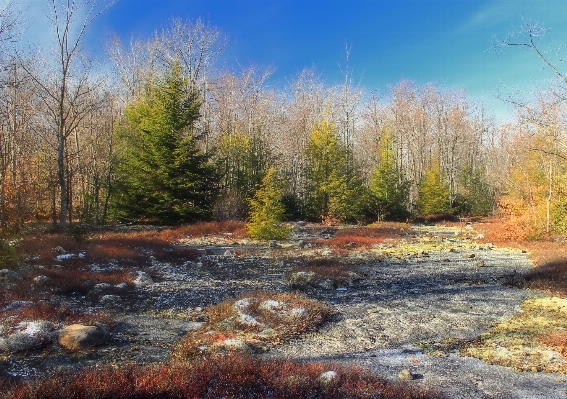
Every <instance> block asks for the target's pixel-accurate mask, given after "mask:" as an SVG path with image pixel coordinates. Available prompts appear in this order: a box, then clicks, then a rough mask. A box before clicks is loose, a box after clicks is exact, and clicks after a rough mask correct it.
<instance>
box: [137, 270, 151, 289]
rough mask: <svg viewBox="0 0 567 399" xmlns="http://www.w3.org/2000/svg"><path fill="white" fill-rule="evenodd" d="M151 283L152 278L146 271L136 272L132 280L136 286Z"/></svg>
mask: <svg viewBox="0 0 567 399" xmlns="http://www.w3.org/2000/svg"><path fill="white" fill-rule="evenodd" d="M153 283H154V280H152V278H151V277H150V275H149V274H148V273H146V272H138V277H136V279H135V280H134V284H135V285H136V287H147V286H149V285H152V284H153Z"/></svg>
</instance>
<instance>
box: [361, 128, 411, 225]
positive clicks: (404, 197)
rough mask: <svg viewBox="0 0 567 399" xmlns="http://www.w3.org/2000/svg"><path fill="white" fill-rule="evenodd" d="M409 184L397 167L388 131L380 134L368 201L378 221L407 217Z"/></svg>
mask: <svg viewBox="0 0 567 399" xmlns="http://www.w3.org/2000/svg"><path fill="white" fill-rule="evenodd" d="M409 189H410V182H409V181H407V180H404V178H403V176H402V175H401V173H400V170H399V169H398V166H397V157H396V151H395V148H394V139H393V135H392V132H391V131H390V130H387V131H384V132H382V138H381V140H380V158H379V162H378V164H377V165H376V167H375V168H374V170H373V171H372V174H371V175H370V185H369V191H370V200H371V203H372V208H374V211H375V212H376V213H377V216H378V221H380V220H404V219H406V218H407V217H408V216H409V211H408V209H407V206H406V204H407V203H408V200H409Z"/></svg>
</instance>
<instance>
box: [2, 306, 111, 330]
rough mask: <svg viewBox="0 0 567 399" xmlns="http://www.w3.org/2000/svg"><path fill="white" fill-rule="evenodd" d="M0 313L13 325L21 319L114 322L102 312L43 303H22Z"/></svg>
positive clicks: (107, 323)
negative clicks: (76, 309)
mask: <svg viewBox="0 0 567 399" xmlns="http://www.w3.org/2000/svg"><path fill="white" fill-rule="evenodd" d="M0 314H1V316H2V318H3V319H5V318H8V317H10V318H11V322H12V324H14V325H15V324H17V323H19V322H20V321H23V320H47V321H52V322H60V323H64V324H74V323H79V322H80V323H83V324H87V325H92V324H93V323H103V324H106V325H112V324H113V323H114V319H113V318H112V317H111V316H110V315H109V314H107V313H104V312H97V313H82V312H77V311H75V310H73V309H69V308H67V307H65V306H53V305H48V304H45V303H37V304H29V305H24V306H21V307H18V308H15V309H9V310H4V311H2V312H1V313H0Z"/></svg>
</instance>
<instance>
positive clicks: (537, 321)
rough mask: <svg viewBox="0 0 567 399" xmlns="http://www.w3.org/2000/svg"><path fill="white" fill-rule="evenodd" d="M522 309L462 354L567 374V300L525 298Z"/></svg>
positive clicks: (470, 345) (517, 366)
mask: <svg viewBox="0 0 567 399" xmlns="http://www.w3.org/2000/svg"><path fill="white" fill-rule="evenodd" d="M521 307H522V311H523V312H522V313H521V314H519V315H518V316H516V317H513V318H511V319H510V320H507V321H505V322H502V323H499V324H498V325H496V326H495V327H494V328H493V329H492V330H490V331H488V332H487V333H485V334H482V335H480V336H479V337H478V338H477V339H475V340H474V341H473V342H471V343H469V344H467V345H465V346H464V347H463V348H462V349H461V354H463V355H465V356H472V357H476V358H479V359H481V360H483V361H485V362H487V363H490V364H497V365H501V366H508V367H513V368H514V369H516V370H518V371H545V372H549V373H563V374H567V359H565V357H564V355H565V344H566V337H567V336H566V331H567V300H565V299H560V298H556V297H551V298H539V299H531V300H527V301H524V302H523V303H522V305H521Z"/></svg>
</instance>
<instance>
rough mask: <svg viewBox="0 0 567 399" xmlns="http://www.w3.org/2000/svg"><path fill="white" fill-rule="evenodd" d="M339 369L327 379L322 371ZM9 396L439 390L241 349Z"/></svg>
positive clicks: (392, 397)
mask: <svg viewBox="0 0 567 399" xmlns="http://www.w3.org/2000/svg"><path fill="white" fill-rule="evenodd" d="M329 370H332V371H335V372H336V373H338V376H339V377H338V378H337V379H336V380H333V381H332V382H331V383H328V384H325V383H321V382H320V381H319V376H320V375H321V374H322V373H324V372H326V371H329ZM4 392H5V395H6V396H5V398H6V399H40V398H41V399H55V398H58V399H59V398H69V399H73V398H91V399H99V398H100V399H102V398H114V399H134V398H135V399H146V398H147V399H150V398H202V399H205V398H211V399H212V398H232V399H240V398H242V399H244V398H247V399H249V398H267V397H269V398H273V399H288V398H297V399H302V398H310V399H318V398H321V399H323V398H324V399H335V398H336V399H339V398H341V399H342V398H351V399H359V398H361V399H362V398H376V399H402V398H403V399H429V398H440V397H441V396H440V395H437V394H434V393H431V392H427V391H425V390H423V389H418V388H414V387H410V386H408V385H404V384H392V383H388V382H386V381H385V380H383V379H381V378H378V377H376V376H374V375H372V374H370V373H368V372H366V371H364V370H361V369H359V368H345V367H340V366H337V365H334V364H326V363H295V362H291V361H289V360H270V361H266V360H259V359H256V358H254V357H250V356H245V355H242V354H233V355H225V356H212V357H208V358H206V359H200V360H199V361H195V362H191V363H185V364H177V365H153V366H145V367H140V366H134V365H130V366H121V367H120V368H105V369H99V370H92V369H89V370H84V371H80V372H74V373H57V374H54V375H52V376H49V377H45V378H42V379H40V380H38V381H37V382H34V383H28V384H22V385H19V386H16V387H12V388H10V389H8V387H5V391H4Z"/></svg>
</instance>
